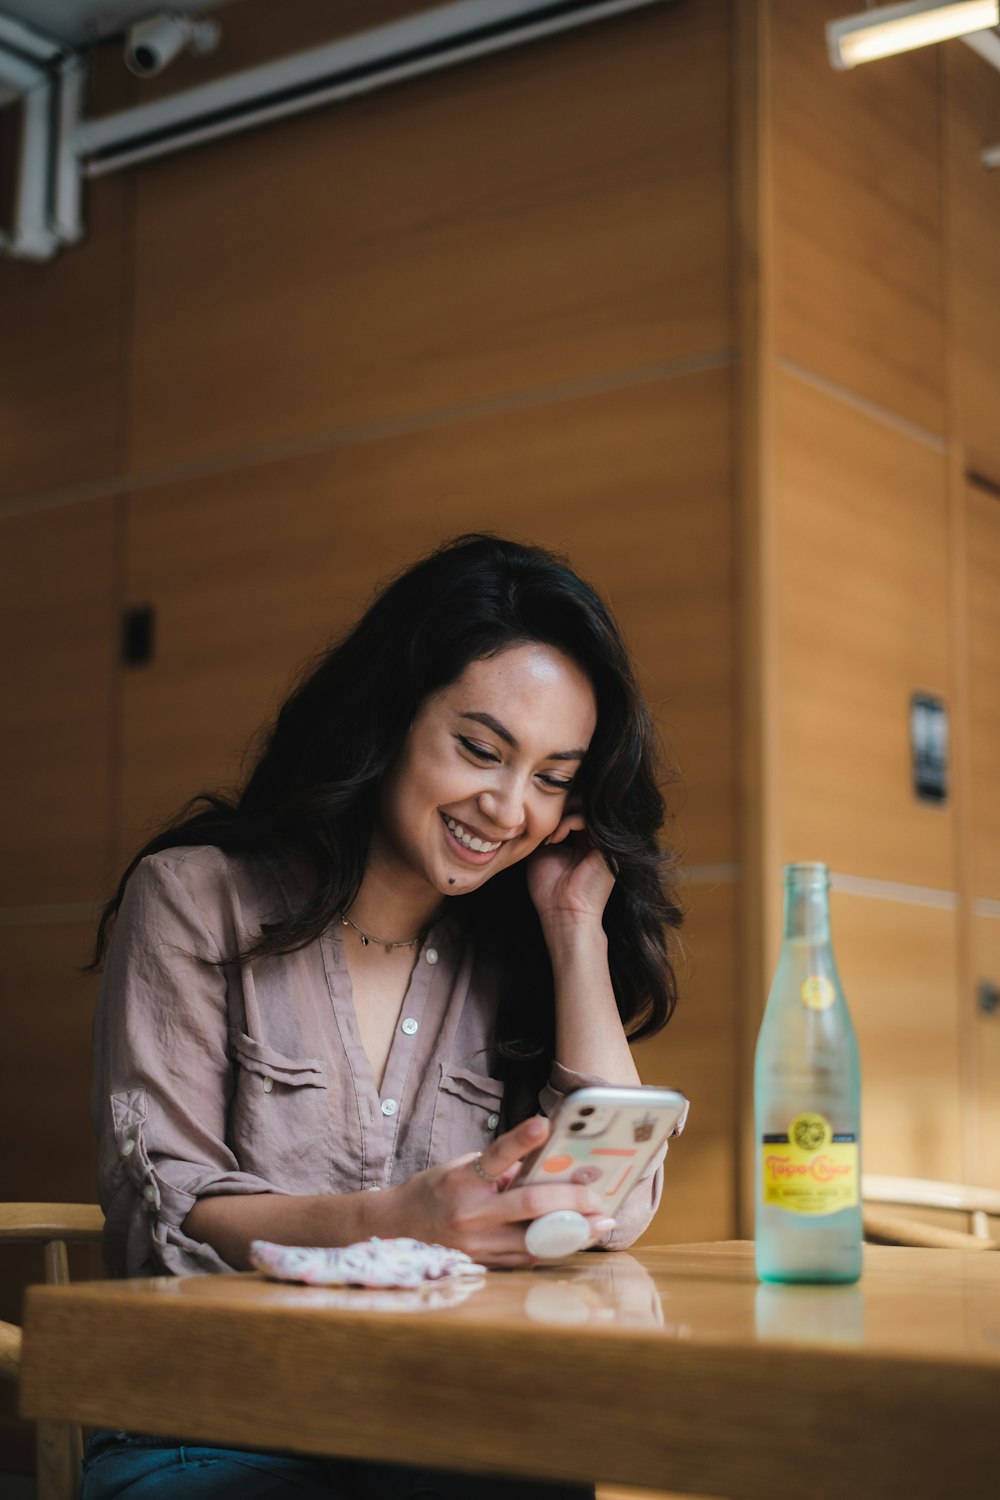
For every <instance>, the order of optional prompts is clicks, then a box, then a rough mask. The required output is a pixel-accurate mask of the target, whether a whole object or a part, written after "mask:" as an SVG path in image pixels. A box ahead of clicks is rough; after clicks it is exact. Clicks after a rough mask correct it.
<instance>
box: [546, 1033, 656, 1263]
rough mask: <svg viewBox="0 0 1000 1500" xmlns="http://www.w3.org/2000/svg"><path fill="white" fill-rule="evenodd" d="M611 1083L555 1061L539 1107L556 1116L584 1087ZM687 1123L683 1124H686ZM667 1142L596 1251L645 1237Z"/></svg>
mask: <svg viewBox="0 0 1000 1500" xmlns="http://www.w3.org/2000/svg"><path fill="white" fill-rule="evenodd" d="M608 1086H609V1080H608V1079H607V1078H598V1077H597V1076H596V1074H595V1075H591V1074H589V1073H576V1072H574V1071H573V1069H572V1068H564V1067H563V1065H562V1063H560V1062H553V1064H552V1069H551V1071H550V1073H549V1081H548V1083H547V1084H546V1086H545V1088H543V1089H542V1091H541V1093H540V1094H539V1096H538V1106H539V1109H540V1110H541V1112H542V1114H543V1115H549V1116H551V1115H552V1114H554V1113H555V1111H556V1110H557V1109H558V1107H559V1105H560V1104H561V1103H562V1101H563V1100H564V1099H565V1098H566V1096H567V1094H573V1093H575V1092H576V1090H577V1089H582V1088H607V1087H608ZM682 1123H683V1122H682ZM667 1144H668V1143H667V1142H664V1144H663V1145H662V1146H661V1147H660V1149H659V1151H657V1153H656V1155H655V1156H654V1157H652V1158H651V1159H650V1161H649V1164H648V1165H647V1167H646V1169H645V1171H644V1172H643V1173H642V1176H641V1177H640V1178H639V1180H638V1182H637V1183H636V1185H635V1187H634V1188H633V1189H632V1190H631V1192H630V1193H629V1195H628V1197H627V1198H626V1199H625V1202H624V1203H623V1204H622V1206H621V1208H620V1209H619V1210H618V1212H617V1214H616V1215H615V1227H614V1229H613V1230H612V1231H611V1233H610V1234H608V1235H605V1237H604V1239H602V1240H600V1241H599V1242H598V1243H597V1244H596V1245H593V1246H591V1249H594V1250H627V1249H628V1247H629V1245H632V1244H634V1243H635V1241H636V1240H637V1239H638V1238H639V1236H640V1235H641V1234H644V1233H645V1231H646V1230H647V1229H648V1228H649V1226H650V1224H651V1223H652V1220H653V1215H654V1214H655V1213H656V1210H657V1209H658V1208H659V1206H660V1198H661V1197H662V1195H663V1162H664V1158H665V1157H666V1154H667Z"/></svg>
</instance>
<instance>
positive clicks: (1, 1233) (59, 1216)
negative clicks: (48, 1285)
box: [0, 1203, 104, 1280]
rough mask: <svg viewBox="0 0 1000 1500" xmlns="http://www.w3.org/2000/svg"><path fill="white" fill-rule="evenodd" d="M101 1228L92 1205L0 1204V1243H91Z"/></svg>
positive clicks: (97, 1211) (98, 1213) (101, 1218)
mask: <svg viewBox="0 0 1000 1500" xmlns="http://www.w3.org/2000/svg"><path fill="white" fill-rule="evenodd" d="M103 1228H104V1214H103V1213H102V1211H101V1209H100V1208H99V1207H98V1206H97V1204H96V1203H0V1243H2V1242H4V1241H20V1242H22V1243H23V1242H24V1241H29V1240H30V1241H35V1242H38V1243H43V1242H47V1241H49V1240H62V1241H67V1240H68V1241H72V1242H73V1243H89V1244H93V1243H97V1242H99V1241H100V1238H101V1232H102V1230H103ZM49 1279H50V1280H51V1279H52V1278H49Z"/></svg>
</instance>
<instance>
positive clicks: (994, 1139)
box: [962, 908, 1000, 1188]
mask: <svg viewBox="0 0 1000 1500" xmlns="http://www.w3.org/2000/svg"><path fill="white" fill-rule="evenodd" d="M971 930H972V974H973V978H974V981H975V982H976V983H977V984H978V982H979V981H980V980H984V979H985V980H989V981H990V982H991V983H992V984H994V985H1000V908H998V909H997V910H996V911H994V912H993V913H992V915H987V914H986V913H984V912H974V913H973V916H972V922H971ZM975 1004H976V997H975V995H972V994H965V995H963V996H962V1005H963V1009H965V1010H966V1011H970V1010H972V1009H973V1007H974V1006H975ZM973 1070H974V1071H973V1078H974V1096H973V1098H971V1099H967V1100H966V1108H967V1109H969V1110H970V1112H971V1113H972V1116H973V1128H972V1130H971V1131H970V1132H969V1136H970V1140H971V1149H970V1157H971V1160H970V1161H969V1163H968V1167H967V1180H968V1181H970V1182H975V1183H979V1184H981V1185H983V1186H985V1187H994V1188H1000V1010H995V1011H993V1012H992V1014H990V1015H986V1014H984V1013H983V1012H982V1011H977V1013H976V1018H975V1023H974V1027H973Z"/></svg>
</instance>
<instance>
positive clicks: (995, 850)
mask: <svg viewBox="0 0 1000 1500" xmlns="http://www.w3.org/2000/svg"><path fill="white" fill-rule="evenodd" d="M966 493H967V503H966V576H965V583H966V612H967V638H968V662H967V672H968V697H969V705H968V709H969V730H968V741H969V759H970V771H971V776H970V785H969V789H968V792H969V797H970V802H971V812H972V816H971V818H970V820H969V838H970V844H971V847H970V850H969V854H970V877H971V894H972V896H974V897H985V898H986V899H989V900H993V901H1000V491H998V492H997V493H996V494H993V493H991V492H990V491H988V490H985V489H983V488H981V487H978V486H976V485H970V486H969V488H968V490H967V492H966ZM998 1082H1000V1079H998Z"/></svg>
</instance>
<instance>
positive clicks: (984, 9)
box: [826, 0, 1000, 69]
mask: <svg viewBox="0 0 1000 1500" xmlns="http://www.w3.org/2000/svg"><path fill="white" fill-rule="evenodd" d="M998 22H1000V0H951V3H948V4H943V5H942V4H941V3H940V0H911V3H910V4H907V5H879V6H876V7H875V8H874V9H873V10H865V11H862V12H861V13H860V15H856V16H846V17H845V18H844V19H843V20H842V21H829V22H828V23H827V28H826V44H827V47H828V48H829V52H830V62H831V64H832V65H833V67H835V68H838V69H844V68H854V67H857V65H858V63H865V62H872V61H873V60H874V59H875V58H879V57H891V56H892V54H893V53H895V52H910V51H912V50H913V49H914V48H915V47H927V46H929V45H930V44H931V43H933V42H944V41H947V40H948V38H949V37H956V36H966V35H967V34H968V33H969V32H973V31H985V30H987V28H988V27H990V26H996V25H997V23H998Z"/></svg>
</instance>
